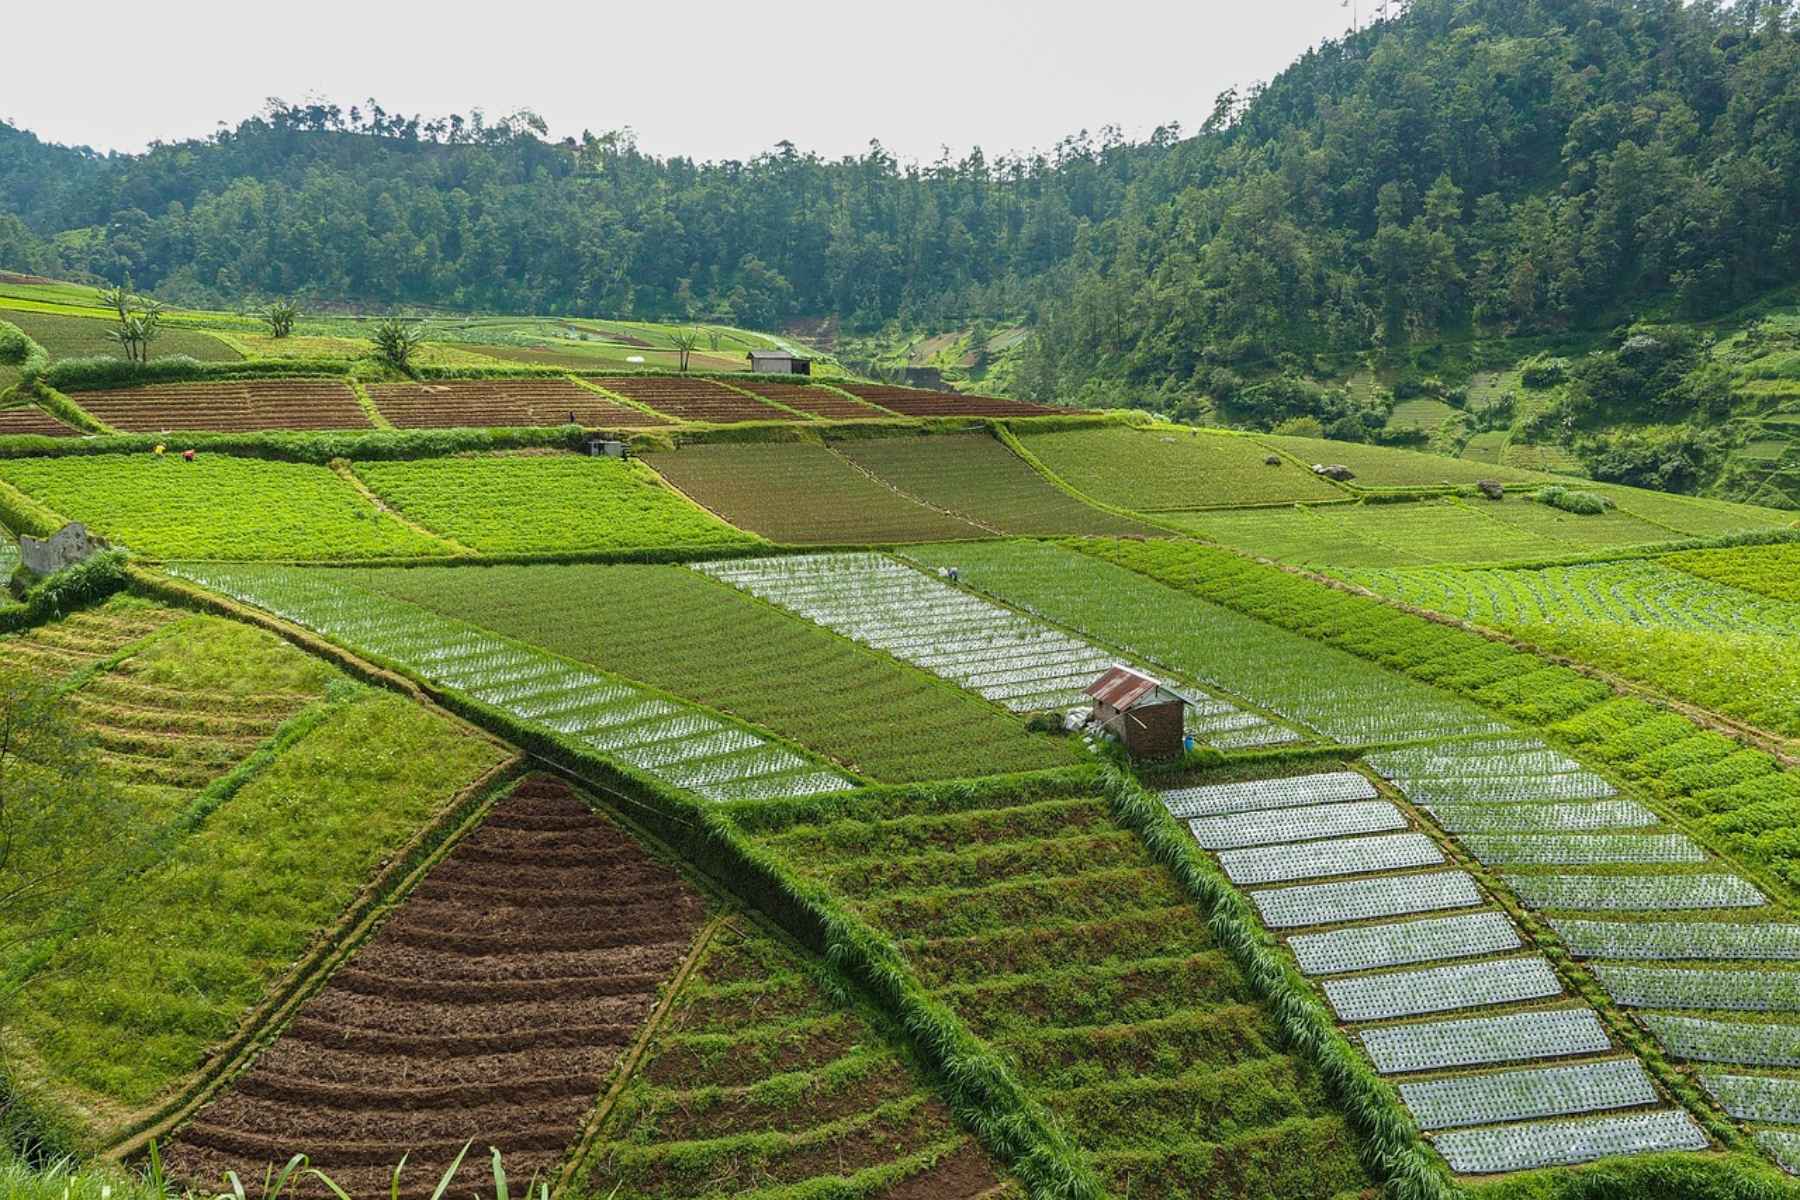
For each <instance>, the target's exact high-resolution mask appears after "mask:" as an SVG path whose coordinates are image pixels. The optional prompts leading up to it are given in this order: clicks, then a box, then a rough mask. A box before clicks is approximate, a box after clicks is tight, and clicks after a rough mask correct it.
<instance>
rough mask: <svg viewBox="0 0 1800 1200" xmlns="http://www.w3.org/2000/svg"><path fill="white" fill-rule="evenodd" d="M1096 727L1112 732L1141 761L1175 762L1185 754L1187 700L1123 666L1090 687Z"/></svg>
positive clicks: (1112, 670) (1142, 674)
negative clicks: (1156, 759) (1152, 759)
mask: <svg viewBox="0 0 1800 1200" xmlns="http://www.w3.org/2000/svg"><path fill="white" fill-rule="evenodd" d="M1086 694H1087V695H1088V696H1090V697H1091V698H1092V699H1093V701H1094V715H1093V722H1094V724H1096V725H1098V726H1100V727H1101V728H1103V729H1106V730H1108V731H1110V732H1111V733H1112V734H1113V735H1114V736H1116V737H1117V738H1118V739H1119V740H1120V741H1121V742H1123V743H1124V744H1125V749H1127V750H1129V751H1130V752H1131V753H1132V754H1133V755H1135V756H1136V757H1138V758H1174V757H1175V756H1176V755H1178V754H1180V753H1181V752H1182V748H1183V742H1182V736H1183V728H1184V725H1185V723H1186V722H1185V718H1186V716H1187V706H1188V705H1189V704H1190V703H1191V701H1189V700H1188V698H1187V697H1186V696H1183V695H1182V694H1181V693H1180V692H1178V691H1176V690H1175V689H1174V688H1172V687H1169V686H1168V685H1167V684H1165V683H1163V682H1162V681H1161V680H1159V679H1153V678H1151V677H1150V676H1148V675H1146V674H1144V673H1143V672H1142V671H1138V670H1134V669H1132V668H1131V667H1127V666H1123V665H1119V666H1113V667H1110V668H1108V669H1107V672H1106V674H1104V675H1102V676H1100V678H1098V679H1096V680H1095V681H1094V682H1093V683H1091V684H1089V685H1088V687H1087V689H1086Z"/></svg>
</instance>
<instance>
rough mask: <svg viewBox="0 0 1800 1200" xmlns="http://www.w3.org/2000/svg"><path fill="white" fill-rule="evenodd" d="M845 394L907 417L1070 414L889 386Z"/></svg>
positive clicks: (853, 386)
mask: <svg viewBox="0 0 1800 1200" xmlns="http://www.w3.org/2000/svg"><path fill="white" fill-rule="evenodd" d="M844 390H845V391H846V392H849V393H850V394H851V395H852V396H855V397H856V398H857V399H858V400H866V401H867V402H869V403H870V404H875V405H879V406H880V407H882V408H885V409H888V410H890V411H892V412H897V413H899V414H900V415H901V416H903V417H1040V416H1045V415H1048V414H1051V413H1059V412H1069V411H1071V410H1069V409H1066V408H1051V407H1049V406H1048V405H1044V404H1031V403H1029V402H1027V401H1024V400H1008V399H1006V398H1005V397H1004V396H965V395H962V394H960V393H957V392H928V391H926V390H925V389H923V388H909V387H890V386H887V385H885V384H872V383H847V384H845V385H844Z"/></svg>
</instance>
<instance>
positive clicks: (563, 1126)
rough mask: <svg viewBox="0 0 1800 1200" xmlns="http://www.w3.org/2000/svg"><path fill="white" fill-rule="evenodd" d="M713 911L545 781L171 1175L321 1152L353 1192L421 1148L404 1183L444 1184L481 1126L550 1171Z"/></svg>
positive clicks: (418, 1186) (234, 1096)
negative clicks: (300, 1151)
mask: <svg viewBox="0 0 1800 1200" xmlns="http://www.w3.org/2000/svg"><path fill="white" fill-rule="evenodd" d="M703 909H704V903H703V901H702V899H701V897H700V895H699V894H698V893H697V892H696V891H694V889H693V888H692V887H690V886H689V885H688V884H687V883H686V882H684V881H683V880H682V879H681V877H680V876H679V875H678V874H677V873H676V872H675V871H674V870H673V869H672V868H670V867H668V866H666V865H664V864H662V863H659V862H657V861H656V860H654V859H652V858H651V857H650V856H649V855H648V854H646V853H645V851H644V850H643V849H642V847H640V846H639V845H638V843H637V842H635V841H634V840H633V839H632V838H631V837H630V835H628V834H626V833H625V832H623V831H622V830H620V829H619V828H617V827H616V826H614V825H612V824H610V823H608V822H606V821H603V820H601V819H600V818H599V817H597V816H595V815H594V814H593V813H592V812H591V811H590V810H589V809H588V807H587V805H586V804H584V803H583V802H582V800H581V798H580V797H579V796H578V795H576V794H575V792H574V791H573V790H571V789H570V788H569V787H568V786H567V785H566V784H564V783H562V782H561V781H560V780H556V779H553V778H549V777H544V776H534V777H532V778H530V779H528V780H527V781H525V782H524V783H523V784H521V785H520V786H519V787H518V788H517V789H515V790H514V791H513V792H512V793H511V795H509V796H508V797H506V798H505V799H503V800H501V801H500V802H499V803H498V804H497V805H496V806H495V808H494V810H493V812H492V813H491V815H490V816H489V817H488V818H487V820H486V821H484V822H483V824H482V825H481V827H480V828H479V829H478V830H476V831H475V832H474V833H472V834H471V835H469V836H468V837H467V838H466V839H465V840H464V841H463V842H462V843H460V844H459V845H458V846H457V847H456V848H455V849H454V850H452V851H451V853H450V854H449V855H448V856H447V857H446V858H445V859H444V860H443V861H442V862H441V863H439V864H438V865H437V866H436V867H435V868H433V870H432V871H431V872H430V874H429V875H428V876H427V878H426V879H425V880H424V882H422V883H421V884H420V885H419V886H418V887H417V888H416V889H415V890H414V891H413V893H412V895H411V896H409V897H408V898H407V899H406V901H405V902H404V904H403V905H402V906H401V907H400V908H399V909H398V910H397V911H396V912H395V913H394V914H393V915H392V916H391V917H390V918H389V919H388V921H387V923H386V924H385V925H384V926H383V927H382V928H381V930H380V931H379V932H378V933H377V934H376V935H375V937H374V938H372V939H371V940H370V941H369V942H368V943H367V944H366V945H365V946H363V947H362V949H361V950H360V951H358V952H357V954H356V956H355V957H354V958H353V959H351V960H350V962H349V963H348V964H346V965H345V966H344V967H343V968H342V969H340V970H339V971H338V972H337V974H336V975H335V976H333V978H332V979H331V981H330V982H329V983H328V984H327V985H326V986H325V987H324V989H323V990H321V991H320V992H319V993H318V995H316V996H314V997H313V998H312V999H311V1000H309V1001H308V1002H307V1003H306V1005H305V1006H304V1007H303V1008H302V1009H301V1010H300V1012H299V1014H298V1016H296V1017H295V1019H294V1021H293V1023H292V1024H291V1025H290V1026H289V1028H288V1029H287V1030H286V1031H285V1032H284V1033H283V1034H282V1036H281V1037H280V1038H279V1040H277V1041H276V1042H275V1043H274V1044H273V1045H272V1046H270V1047H269V1048H268V1049H267V1050H266V1051H264V1052H263V1054H262V1056H261V1057H260V1058H259V1059H258V1060H257V1061H256V1062H255V1064H254V1065H253V1066H252V1067H251V1069H250V1070H249V1071H248V1072H246V1073H245V1074H244V1075H243V1076H241V1077H240V1078H239V1079H238V1080H237V1081H236V1082H235V1083H234V1084H233V1085H232V1086H231V1088H230V1089H229V1090H227V1091H225V1092H224V1093H222V1094H221V1095H220V1096H219V1097H218V1098H217V1099H215V1100H214V1101H212V1102H211V1103H210V1104H208V1105H207V1106H206V1107H205V1108H203V1109H201V1110H200V1112H199V1114H198V1115H197V1116H196V1117H195V1118H194V1119H193V1121H192V1122H191V1123H189V1124H188V1125H187V1127H186V1128H185V1129H182V1130H181V1131H180V1132H179V1133H178V1134H177V1136H176V1140H175V1143H174V1146H173V1148H172V1149H171V1151H170V1153H169V1155H168V1161H169V1165H170V1168H171V1172H172V1174H173V1175H174V1176H175V1177H176V1178H179V1179H183V1180H187V1181H189V1182H191V1183H193V1184H195V1185H197V1186H204V1185H207V1184H210V1183H213V1182H216V1181H217V1180H218V1179H219V1178H220V1177H221V1173H222V1172H224V1171H226V1170H235V1171H236V1172H237V1173H238V1175H239V1176H240V1178H244V1179H250V1178H252V1177H256V1178H260V1177H261V1175H262V1173H263V1170H264V1168H265V1165H266V1164H267V1163H270V1162H275V1163H277V1164H280V1163H283V1162H285V1161H286V1160H287V1157H288V1156H289V1155H290V1154H291V1153H292V1152H293V1147H295V1146H304V1147H305V1148H306V1149H307V1152H308V1153H309V1154H310V1156H311V1162H312V1165H313V1166H315V1167H317V1168H318V1169H319V1170H321V1171H324V1172H325V1173H326V1174H327V1175H329V1176H331V1178H332V1179H333V1180H334V1181H335V1182H337V1184H338V1185H339V1186H341V1187H343V1188H344V1190H345V1191H347V1192H348V1193H350V1194H351V1195H353V1196H365V1195H367V1196H372V1195H376V1194H380V1195H387V1194H388V1181H389V1177H390V1173H391V1172H392V1170H393V1167H394V1164H396V1163H398V1162H399V1161H400V1159H401V1157H402V1156H403V1155H405V1156H407V1167H406V1174H405V1176H404V1177H403V1178H402V1179H401V1183H400V1195H401V1196H402V1197H405V1198H413V1197H427V1196H429V1195H430V1194H431V1192H432V1189H433V1188H434V1187H435V1185H436V1183H437V1181H438V1179H439V1177H440V1176H441V1175H442V1174H443V1172H444V1171H445V1169H446V1168H447V1167H448V1166H449V1165H450V1163H451V1162H452V1161H453V1160H454V1159H455V1157H456V1154H457V1152H458V1151H459V1150H460V1149H461V1148H462V1146H463V1144H464V1143H465V1142H468V1141H469V1140H471V1139H473V1141H474V1144H475V1147H476V1150H477V1151H485V1149H486V1148H487V1147H489V1146H493V1147H497V1148H498V1149H500V1151H501V1152H502V1153H503V1154H504V1155H505V1159H506V1168H507V1174H508V1176H509V1177H510V1178H513V1179H517V1180H519V1181H520V1182H521V1183H522V1182H523V1181H525V1180H527V1179H529V1178H530V1177H531V1176H532V1175H533V1174H534V1173H542V1174H547V1173H549V1172H550V1171H552V1170H553V1169H554V1168H555V1167H556V1165H557V1163H558V1162H559V1161H560V1160H561V1159H562V1157H563V1155H564V1153H565V1152H566V1151H567V1149H568V1148H569V1146H570V1145H571V1144H572V1143H573V1142H574V1141H575V1140H576V1138H577V1137H578V1136H579V1133H580V1130H581V1125H582V1122H583V1120H584V1119H585V1118H586V1116H587V1113H588V1112H589V1110H590V1109H591V1108H592V1107H593V1105H594V1102H595V1100H596V1099H597V1098H598V1093H599V1091H600V1088H601V1085H602V1083H603V1081H604V1080H605V1078H606V1076H607V1073H608V1072H609V1071H610V1070H611V1069H612V1068H613V1066H614V1064H615V1063H616V1062H617V1061H618V1059H619V1057H620V1056H621V1055H622V1054H623V1053H624V1052H625V1050H626V1048H627V1046H628V1045H629V1044H630V1043H631V1041H632V1040H633V1039H634V1038H635V1037H636V1036H637V1034H638V1031H639V1028H640V1026H641V1025H642V1023H643V1021H644V1019H645V1018H646V1016H647V1015H648V1014H649V1013H650V1011H651V1009H652V1008H653V1007H654V1005H655V1002H656V995H657V989H658V987H659V985H660V984H662V982H663V981H664V980H666V979H667V978H669V976H670V975H671V974H672V973H673V971H674V970H675V968H676V967H677V966H678V965H679V963H680V962H681V960H682V959H683V958H684V957H685V956H686V954H687V953H688V950H689V947H690V945H691V943H692V942H693V940H694V938H695V936H696V934H697V932H698V930H699V927H700V924H701V921H702V918H703ZM485 1159H486V1156H485V1154H478V1153H475V1152H472V1153H471V1154H470V1156H469V1158H468V1159H467V1160H466V1161H465V1162H464V1164H463V1167H462V1169H461V1171H460V1172H459V1174H458V1176H457V1179H456V1183H455V1186H454V1187H453V1189H452V1191H453V1193H455V1194H467V1192H468V1190H469V1189H471V1188H475V1187H479V1186H482V1185H484V1184H486V1183H487V1182H488V1180H487V1172H488V1166H487V1163H486V1161H485ZM304 1190H305V1191H306V1192H307V1193H308V1194H318V1195H324V1194H325V1192H324V1189H323V1188H322V1187H320V1186H317V1185H308V1186H307V1188H305V1189H304Z"/></svg>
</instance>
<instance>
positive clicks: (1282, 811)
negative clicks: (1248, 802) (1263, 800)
mask: <svg viewBox="0 0 1800 1200" xmlns="http://www.w3.org/2000/svg"><path fill="white" fill-rule="evenodd" d="M1405 828H1406V817H1405V816H1404V815H1402V814H1401V812H1400V810H1399V809H1398V808H1395V807H1394V806H1393V805H1392V804H1390V803H1388V802H1387V801H1386V800H1352V801H1350V802H1349V803H1346V804H1319V805H1314V806H1313V807H1311V808H1278V809H1271V810H1268V811H1265V812H1249V813H1232V814H1231V815H1229V816H1223V817H1195V818H1193V819H1192V820H1190V821H1189V822H1188V829H1189V830H1191V831H1192V832H1193V835H1194V839H1195V840H1196V841H1198V842H1199V843H1200V844H1201V845H1202V846H1204V847H1205V848H1206V849H1208V850H1228V849H1232V848H1235V847H1242V846H1268V845H1274V844H1276V843H1279V842H1308V841H1317V840H1319V839H1321V838H1340V837H1349V836H1351V835H1353V834H1359V833H1387V832H1390V831H1392V830H1396V829H1405Z"/></svg>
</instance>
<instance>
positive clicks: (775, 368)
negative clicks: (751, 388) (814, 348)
mask: <svg viewBox="0 0 1800 1200" xmlns="http://www.w3.org/2000/svg"><path fill="white" fill-rule="evenodd" d="M745 357H747V358H748V359H749V360H750V369H751V370H752V371H755V372H756V373H757V374H758V375H811V374H812V359H810V358H802V357H800V356H799V355H798V354H789V353H788V352H787V351H786V350H752V351H751V352H750V353H749V354H748V355H746V356H745Z"/></svg>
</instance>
